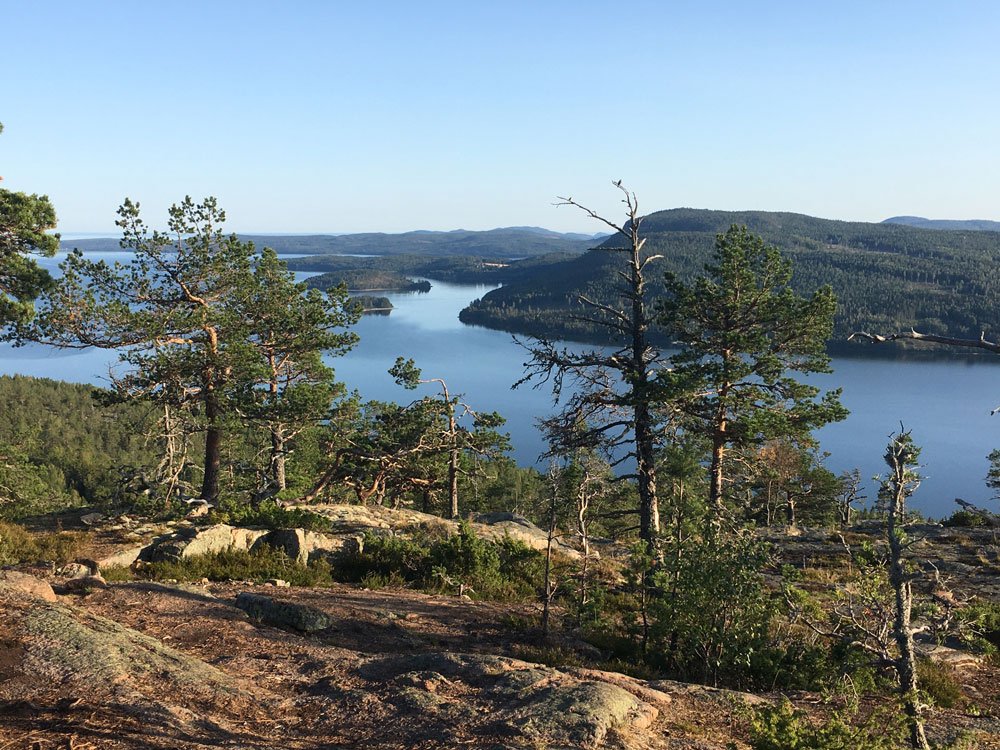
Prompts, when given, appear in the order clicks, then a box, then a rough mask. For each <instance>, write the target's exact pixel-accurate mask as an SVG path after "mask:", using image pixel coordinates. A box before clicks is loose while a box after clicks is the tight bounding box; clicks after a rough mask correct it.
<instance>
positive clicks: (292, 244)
mask: <svg viewBox="0 0 1000 750" xmlns="http://www.w3.org/2000/svg"><path fill="white" fill-rule="evenodd" d="M240 236H241V237H242V238H243V239H244V240H252V241H253V242H254V244H256V245H257V246H258V247H270V248H274V250H275V252H277V253H279V254H282V253H304V254H308V255H349V254H361V255H401V254H406V255H433V256H438V257H441V256H450V255H469V256H478V257H487V258H523V257H530V256H535V255H545V254H548V253H577V254H578V253H582V252H584V251H585V250H587V249H589V248H591V247H594V246H595V245H597V244H599V243H600V242H601V241H603V239H604V238H605V237H606V236H607V235H600V234H599V235H589V236H588V235H583V234H576V233H571V234H562V233H560V232H553V231H550V230H548V229H541V228H538V227H507V228H502V229H490V230H487V231H470V230H466V229H455V230H453V231H450V232H437V231H416V232H404V233H402V234H383V233H364V234H339V235H331V234H315V235H255V234H243V235H240ZM63 247H64V248H65V249H71V248H80V249H81V250H90V251H113V250H118V249H119V246H118V240H117V239H110V238H104V239H80V240H69V241H66V242H63Z"/></svg>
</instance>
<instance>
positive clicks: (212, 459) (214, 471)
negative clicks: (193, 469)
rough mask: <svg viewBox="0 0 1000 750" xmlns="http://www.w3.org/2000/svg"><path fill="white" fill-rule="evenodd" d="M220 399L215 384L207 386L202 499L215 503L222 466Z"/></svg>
mask: <svg viewBox="0 0 1000 750" xmlns="http://www.w3.org/2000/svg"><path fill="white" fill-rule="evenodd" d="M220 416H221V415H220V409H219V399H218V394H217V393H216V391H215V387H214V386H213V385H209V386H206V388H205V419H206V420H207V421H208V427H207V429H206V430H205V476H204V479H203V480H202V483H201V499H202V500H204V501H205V502H208V503H214V502H215V501H216V500H217V499H218V497H219V473H220V469H221V466H222V426H221V425H220V424H219V417H220Z"/></svg>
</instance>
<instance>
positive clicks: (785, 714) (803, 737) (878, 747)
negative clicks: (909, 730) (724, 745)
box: [750, 700, 899, 750]
mask: <svg viewBox="0 0 1000 750" xmlns="http://www.w3.org/2000/svg"><path fill="white" fill-rule="evenodd" d="M876 724H877V725H878V726H875V725H876ZM898 742H899V731H898V725H897V724H896V723H895V722H891V721H890V722H888V723H886V722H882V721H879V722H875V721H870V722H869V723H868V724H865V725H861V726H851V725H850V723H848V721H846V720H845V718H844V717H843V716H839V715H834V716H832V717H831V718H829V719H828V720H826V721H824V722H822V723H821V724H818V725H816V724H813V723H811V722H810V721H809V719H808V717H807V716H806V714H805V712H803V711H798V710H796V709H795V708H794V707H793V706H792V704H791V703H789V702H788V701H787V700H786V701H782V702H781V704H780V705H778V706H763V707H761V708H758V709H756V710H755V711H754V712H753V714H752V715H751V717H750V747H751V748H752V750H894V748H897V747H898V746H899V745H898Z"/></svg>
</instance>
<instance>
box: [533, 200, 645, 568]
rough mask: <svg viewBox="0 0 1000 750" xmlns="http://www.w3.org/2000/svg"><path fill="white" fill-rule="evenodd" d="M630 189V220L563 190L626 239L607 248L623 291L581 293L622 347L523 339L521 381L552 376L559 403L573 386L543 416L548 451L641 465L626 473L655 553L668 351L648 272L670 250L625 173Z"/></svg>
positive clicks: (591, 319) (591, 316) (592, 319)
mask: <svg viewBox="0 0 1000 750" xmlns="http://www.w3.org/2000/svg"><path fill="white" fill-rule="evenodd" d="M613 184H614V186H615V188H617V189H618V190H619V191H621V193H622V195H623V199H622V202H623V203H624V204H625V209H626V211H625V215H626V220H625V222H624V223H622V224H617V223H615V222H614V221H612V220H610V219H607V218H605V217H603V216H601V215H600V214H598V213H597V212H596V211H594V210H593V209H590V208H587V207H586V206H584V205H582V204H580V203H578V202H577V201H575V200H573V199H572V198H562V197H560V198H559V203H557V204H556V205H560V206H572V207H574V208H577V209H579V210H581V211H583V212H584V213H585V214H587V216H590V217H591V218H593V219H596V220H597V221H600V222H601V223H603V224H605V225H607V226H608V227H610V228H611V229H612V230H613V231H614V232H615V234H616V235H618V236H619V237H621V238H624V240H625V241H624V243H623V245H622V246H619V247H607V248H602V250H604V251H605V252H609V253H614V254H616V255H619V256H620V257H621V259H622V263H621V267H620V268H618V269H617V271H616V273H617V277H618V279H619V281H620V282H621V287H620V290H619V294H618V298H617V300H616V301H615V302H614V303H611V304H606V303H604V302H600V301H598V300H595V299H592V298H591V297H589V296H587V295H583V294H581V295H579V296H578V297H577V301H578V302H579V304H580V306H581V307H582V308H583V309H584V310H585V312H584V313H583V314H580V315H576V316H574V317H576V318H577V319H579V320H583V321H586V322H588V323H591V324H594V325H597V326H599V327H601V328H603V329H604V330H605V331H607V333H608V334H609V336H610V338H611V340H612V341H613V342H614V345H615V346H616V349H615V350H614V351H612V352H610V353H609V352H606V351H603V350H599V349H587V350H583V351H580V350H572V349H569V348H566V347H562V346H558V345H557V344H556V343H555V342H553V341H550V340H547V339H536V340H533V341H531V342H530V343H525V342H522V341H520V340H519V341H518V343H520V344H521V345H522V346H524V347H525V349H526V350H527V351H528V354H529V355H530V358H529V359H528V361H526V362H525V363H524V367H525V375H524V377H522V378H521V380H519V381H518V382H517V383H515V384H514V387H515V388H517V387H518V386H520V385H522V384H525V383H529V382H531V383H532V384H533V387H536V388H537V387H540V386H541V385H542V384H544V383H551V386H552V392H553V397H554V399H555V401H556V402H557V403H558V402H559V401H560V399H561V397H562V396H563V392H564V386H566V391H567V392H568V393H569V396H568V398H567V399H566V402H565V404H564V407H563V409H562V411H561V412H560V413H559V414H557V415H555V416H553V417H551V418H549V419H546V420H544V421H543V428H544V430H545V432H546V435H547V438H548V441H549V444H550V446H552V449H551V451H550V452H549V454H547V455H560V454H561V455H568V454H570V453H572V452H573V451H574V450H577V449H581V448H590V449H593V448H598V449H601V450H603V451H604V452H605V453H606V454H607V455H608V456H609V459H610V461H611V465H612V466H613V467H615V466H619V465H621V464H623V463H625V462H627V461H630V460H631V461H634V462H635V470H634V472H633V473H631V474H627V475H625V477H623V478H627V479H633V480H634V481H635V482H636V486H637V489H638V495H639V503H638V508H637V511H638V515H639V535H640V537H641V538H642V540H643V541H644V542H645V544H646V546H647V548H648V549H649V551H650V552H651V553H653V552H654V551H655V549H656V546H657V537H658V535H659V532H660V513H659V504H658V501H657V489H656V463H655V452H656V445H657V423H658V419H657V416H656V414H655V411H654V407H653V402H654V398H653V391H654V375H655V370H656V367H657V364H658V363H659V362H660V359H661V356H660V352H659V351H658V350H657V349H656V348H654V347H653V346H652V344H651V343H650V341H649V328H650V325H651V324H652V320H651V318H650V310H649V300H648V291H647V285H646V284H647V278H646V273H647V269H648V267H649V265H650V264H651V263H654V262H655V261H657V260H660V259H662V257H663V256H662V255H647V254H646V253H645V252H644V246H645V244H646V240H645V238H643V237H642V235H641V233H640V229H641V226H642V219H643V217H642V216H640V215H639V203H638V201H637V199H636V196H635V193H633V192H631V191H629V190H628V189H627V188H625V187H624V186H623V185H622V183H621V180H619V181H617V182H615V183H613Z"/></svg>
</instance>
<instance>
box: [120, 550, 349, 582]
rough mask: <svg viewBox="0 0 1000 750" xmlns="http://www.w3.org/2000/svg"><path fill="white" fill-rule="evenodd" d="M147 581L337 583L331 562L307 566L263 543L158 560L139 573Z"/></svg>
mask: <svg viewBox="0 0 1000 750" xmlns="http://www.w3.org/2000/svg"><path fill="white" fill-rule="evenodd" d="M134 575H135V577H136V578H141V579H145V580H160V581H162V580H168V579H172V580H177V581H200V580H201V579H203V578H207V579H208V580H210V581H256V582H258V583H263V582H264V581H267V580H269V579H272V578H280V579H282V580H285V581H288V582H289V583H290V584H292V585H293V586H323V585H328V584H330V583H332V582H333V578H332V576H331V574H330V565H329V564H328V563H327V562H326V561H325V560H318V561H316V562H315V563H309V564H308V565H303V564H302V563H300V562H297V561H296V560H293V559H292V558H290V557H289V556H288V555H286V554H285V553H284V552H283V551H282V550H279V549H275V548H273V547H268V546H267V545H261V546H260V548H259V549H257V550H254V551H253V552H246V551H244V550H232V549H230V550H226V551H224V552H214V553H211V554H208V555H198V556H196V557H186V558H183V559H181V560H178V561H176V562H156V563H149V564H147V565H143V566H142V567H141V568H139V569H138V570H137V571H136V572H135V574H134Z"/></svg>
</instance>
